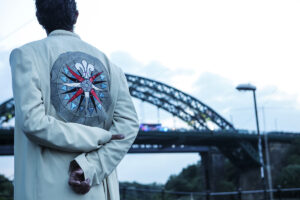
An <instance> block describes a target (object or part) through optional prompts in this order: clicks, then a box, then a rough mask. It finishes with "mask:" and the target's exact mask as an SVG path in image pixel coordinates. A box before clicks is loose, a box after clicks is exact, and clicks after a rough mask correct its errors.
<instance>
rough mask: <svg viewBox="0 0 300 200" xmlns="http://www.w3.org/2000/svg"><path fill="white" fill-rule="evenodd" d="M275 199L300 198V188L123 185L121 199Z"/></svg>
mask: <svg viewBox="0 0 300 200" xmlns="http://www.w3.org/2000/svg"><path fill="white" fill-rule="evenodd" d="M271 192H272V193H273V196H274V198H273V200H298V199H300V188H280V186H279V187H277V188H276V189H272V190H241V189H238V190H237V191H231V192H209V191H207V192H180V191H168V190H164V189H161V190H159V189H142V188H132V187H121V188H120V194H121V200H131V199H142V198H143V199H157V200H173V199H180V200H267V199H269V195H270V193H271Z"/></svg>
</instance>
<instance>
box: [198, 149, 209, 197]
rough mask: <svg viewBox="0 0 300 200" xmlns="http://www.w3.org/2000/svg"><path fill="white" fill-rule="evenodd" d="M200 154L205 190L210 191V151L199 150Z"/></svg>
mask: <svg viewBox="0 0 300 200" xmlns="http://www.w3.org/2000/svg"><path fill="white" fill-rule="evenodd" d="M199 154H200V156H201V165H202V169H203V175H204V176H203V178H204V181H203V182H204V185H205V190H206V191H207V192H209V191H211V182H210V180H211V174H210V169H211V153H210V152H200V153H199Z"/></svg>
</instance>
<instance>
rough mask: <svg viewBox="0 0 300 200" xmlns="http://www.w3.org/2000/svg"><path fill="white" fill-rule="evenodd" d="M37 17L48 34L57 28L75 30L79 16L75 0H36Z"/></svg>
mask: <svg viewBox="0 0 300 200" xmlns="http://www.w3.org/2000/svg"><path fill="white" fill-rule="evenodd" d="M35 5H36V17H37V19H38V21H39V23H40V24H41V25H42V26H43V27H44V29H45V30H46V32H47V34H49V33H51V32H52V31H54V30H57V29H63V30H68V31H73V28H74V24H75V23H76V20H77V17H78V11H77V8H76V2H75V0H36V1H35Z"/></svg>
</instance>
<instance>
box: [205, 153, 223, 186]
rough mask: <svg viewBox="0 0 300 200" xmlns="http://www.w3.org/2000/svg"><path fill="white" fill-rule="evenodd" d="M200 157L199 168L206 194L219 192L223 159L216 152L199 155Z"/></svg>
mask: <svg viewBox="0 0 300 200" xmlns="http://www.w3.org/2000/svg"><path fill="white" fill-rule="evenodd" d="M199 154H200V156H201V166H202V174H203V183H204V187H205V190H206V191H208V192H217V191H219V190H220V181H221V180H222V179H223V178H224V174H225V169H224V162H225V157H224V156H223V154H221V152H219V151H217V150H210V151H208V152H201V153H199Z"/></svg>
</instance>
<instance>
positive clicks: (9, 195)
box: [0, 175, 14, 200]
mask: <svg viewBox="0 0 300 200" xmlns="http://www.w3.org/2000/svg"><path fill="white" fill-rule="evenodd" d="M13 192H14V188H13V184H12V181H10V180H8V179H7V178H6V177H5V176H3V175H0V200H12V199H13Z"/></svg>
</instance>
